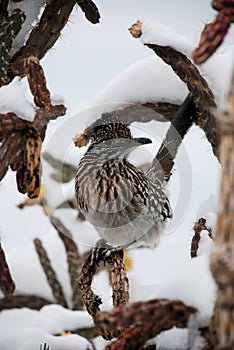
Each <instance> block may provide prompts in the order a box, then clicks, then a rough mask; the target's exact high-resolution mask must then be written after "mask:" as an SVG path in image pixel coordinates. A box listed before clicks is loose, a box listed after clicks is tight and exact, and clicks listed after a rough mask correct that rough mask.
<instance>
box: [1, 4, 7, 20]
mask: <svg viewBox="0 0 234 350" xmlns="http://www.w3.org/2000/svg"><path fill="white" fill-rule="evenodd" d="M8 2H9V0H0V21H2V20H3V18H7V17H8V11H7V6H8Z"/></svg>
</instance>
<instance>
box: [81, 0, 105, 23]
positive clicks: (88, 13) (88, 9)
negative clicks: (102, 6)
mask: <svg viewBox="0 0 234 350" xmlns="http://www.w3.org/2000/svg"><path fill="white" fill-rule="evenodd" d="M76 2H77V4H78V5H79V6H80V8H81V10H82V11H83V12H84V14H85V17H86V18H87V20H88V21H90V22H91V23H93V24H96V23H99V20H100V13H99V11H98V8H97V6H96V5H95V4H94V2H93V1H92V0H77V1H76Z"/></svg>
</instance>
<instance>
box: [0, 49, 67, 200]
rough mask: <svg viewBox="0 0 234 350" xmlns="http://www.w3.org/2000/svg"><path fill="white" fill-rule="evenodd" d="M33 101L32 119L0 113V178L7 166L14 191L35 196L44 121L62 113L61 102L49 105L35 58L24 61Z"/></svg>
mask: <svg viewBox="0 0 234 350" xmlns="http://www.w3.org/2000/svg"><path fill="white" fill-rule="evenodd" d="M23 67H24V70H25V74H27V78H28V81H29V86H30V89H31V92H32V94H33V96H34V102H35V104H36V106H37V107H38V108H37V110H36V115H35V118H34V121H33V122H29V121H26V120H22V119H20V118H18V116H17V115H16V114H14V113H7V114H1V115H0V117H1V119H0V134H1V135H2V139H1V142H2V143H1V145H0V151H1V158H0V180H1V179H2V178H3V177H4V176H5V174H6V172H7V170H8V168H9V167H11V169H12V170H13V171H16V172H17V174H16V179H17V186H18V190H19V191H20V192H21V193H27V194H28V197H29V198H35V197H38V196H39V193H40V178H41V146H42V142H43V140H44V136H45V131H46V128H47V124H48V123H49V121H50V120H52V119H56V118H57V117H59V116H61V115H64V114H65V112H66V108H65V107H64V105H52V104H51V99H50V92H49V90H48V89H47V87H46V79H45V76H44V72H43V69H42V67H41V65H40V63H39V60H38V59H37V58H36V57H32V56H30V57H29V58H28V59H26V60H24V64H23Z"/></svg>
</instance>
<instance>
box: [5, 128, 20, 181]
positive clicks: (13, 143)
mask: <svg viewBox="0 0 234 350" xmlns="http://www.w3.org/2000/svg"><path fill="white" fill-rule="evenodd" d="M21 145H22V141H21V138H20V135H19V134H18V133H15V132H13V133H11V134H10V135H9V136H8V137H7V138H4V139H3V140H2V143H1V145H0V181H1V180H2V179H3V177H4V176H5V175H6V173H7V171H8V167H9V165H10V164H11V160H12V155H13V154H15V153H16V152H17V151H18V150H19V148H20V147H21Z"/></svg>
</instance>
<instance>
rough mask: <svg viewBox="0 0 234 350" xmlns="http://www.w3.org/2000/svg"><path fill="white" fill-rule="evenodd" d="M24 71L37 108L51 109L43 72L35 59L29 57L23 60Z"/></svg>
mask: <svg viewBox="0 0 234 350" xmlns="http://www.w3.org/2000/svg"><path fill="white" fill-rule="evenodd" d="M24 71H25V73H26V75H27V78H28V83H29V87H30V90H31V93H32V95H33V96H34V103H35V105H36V106H37V107H41V108H45V109H46V110H48V109H50V108H51V99H50V92H49V90H48V89H47V86H46V78H45V75H44V71H43V69H42V67H41V65H40V62H39V60H38V58H37V57H34V56H30V57H28V58H27V59H25V60H24Z"/></svg>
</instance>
